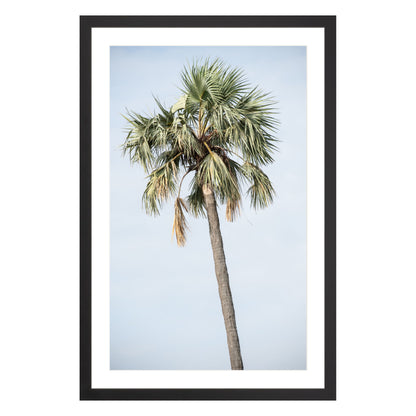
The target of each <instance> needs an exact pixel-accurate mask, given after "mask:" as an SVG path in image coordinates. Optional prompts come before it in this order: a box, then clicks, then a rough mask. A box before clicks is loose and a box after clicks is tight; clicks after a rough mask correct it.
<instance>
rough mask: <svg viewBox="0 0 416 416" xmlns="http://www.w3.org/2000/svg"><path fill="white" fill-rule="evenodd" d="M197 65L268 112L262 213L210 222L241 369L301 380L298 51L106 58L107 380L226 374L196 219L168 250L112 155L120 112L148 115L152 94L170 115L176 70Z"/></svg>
mask: <svg viewBox="0 0 416 416" xmlns="http://www.w3.org/2000/svg"><path fill="white" fill-rule="evenodd" d="M206 57H212V58H217V57H218V58H221V59H222V60H223V61H224V62H226V63H227V64H229V65H231V66H238V67H240V68H242V69H243V70H244V71H245V74H246V76H247V78H248V80H249V81H250V82H251V83H252V84H254V85H259V86H260V87H261V88H262V89H263V90H264V91H267V92H271V94H272V95H273V96H274V97H275V98H276V100H278V101H279V103H278V105H277V107H278V111H279V115H278V119H279V121H280V123H281V125H280V129H279V132H278V138H279V139H280V140H281V142H280V143H279V149H280V151H279V153H276V154H275V163H274V164H273V165H270V166H268V167H267V168H265V171H266V173H267V174H268V175H269V177H270V179H271V180H272V182H273V184H274V186H275V189H276V191H277V198H276V200H275V202H274V204H273V205H272V206H271V207H269V208H267V209H266V210H262V211H258V212H255V211H253V210H252V209H251V208H250V205H249V202H248V200H245V201H243V210H242V215H241V216H240V218H239V219H238V220H237V221H236V222H234V223H228V222H226V221H225V215H224V210H223V209H222V208H221V209H220V212H219V215H220V221H221V229H222V234H223V240H224V247H225V254H226V258H227V265H228V270H229V274H230V284H231V290H232V294H233V300H234V307H235V311H236V319H237V327H238V332H239V337H240V344H241V353H242V356H243V362H244V367H245V369H247V370H279V369H282V370H283V369H305V368H306V48H305V47H119V46H117V47H111V91H110V94H111V115H110V122H111V126H110V127H111V143H110V146H111V152H110V154H111V224H110V226H111V258H110V273H111V275H110V281H111V290H110V297H111V299H110V315H111V316H110V320H111V328H110V334H111V346H110V356H111V369H113V370H120V369H124V370H139V369H146V370H157V369H161V370H169V369H173V370H181V369H182V370H188V369H192V370H205V369H207V370H208V369H209V370H222V369H229V368H230V366H229V357H228V349H227V342H226V335H225V328H224V322H223V318H222V314H221V306H220V301H219V296H218V290H217V282H216V278H215V273H214V264H213V259H212V252H211V247H210V241H209V234H208V224H207V222H206V220H205V219H193V218H191V217H189V221H188V223H189V226H190V231H189V233H188V240H187V244H186V246H185V247H184V248H179V247H177V246H176V243H175V242H174V241H172V240H171V231H172V222H173V209H172V204H168V205H167V206H166V207H165V209H163V210H162V212H161V215H160V216H159V217H157V218H153V217H149V216H147V215H146V214H145V212H144V211H143V209H142V207H141V197H142V193H143V191H144V187H145V183H146V182H145V174H144V171H143V170H142V168H141V167H140V166H131V165H130V162H129V160H128V158H124V157H122V154H121V152H120V148H119V147H120V145H121V144H122V143H123V141H124V138H125V132H124V129H125V127H126V122H125V120H124V119H123V117H122V116H121V114H125V109H126V108H128V109H129V110H133V111H135V112H137V113H147V114H152V113H153V112H154V110H155V104H154V100H153V98H152V95H154V96H156V97H158V98H160V99H161V101H162V102H163V103H164V104H166V105H168V106H170V105H172V104H173V103H175V102H176V100H177V99H178V98H179V96H180V95H181V93H180V91H179V89H178V87H179V86H180V77H179V74H180V71H181V69H182V68H183V66H184V65H185V64H186V63H187V62H192V61H193V60H195V59H198V58H206ZM185 189H186V188H184V190H185ZM182 194H183V195H186V194H185V193H184V192H183V193H182Z"/></svg>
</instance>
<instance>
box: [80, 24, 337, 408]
mask: <svg viewBox="0 0 416 416" xmlns="http://www.w3.org/2000/svg"><path fill="white" fill-rule="evenodd" d="M335 53H336V18H335V16H81V18H80V71H81V72H80V77H81V78H80V398H81V400H335V397H336V387H335V385H336V383H335V382H336V332H335V329H336V308H335V306H336V296H335V294H336V292H335V288H336V281H335V277H336V276H335V275H336V267H335V265H336V258H335V256H336V247H335V244H336V238H335V237H336V193H335V192H336V187H335V184H336V176H335V175H336V163H335V160H336V151H335V150H336V137H335V133H336V128H335V127H336V124H335V122H336V120H335V116H336V72H335V69H336V54H335Z"/></svg>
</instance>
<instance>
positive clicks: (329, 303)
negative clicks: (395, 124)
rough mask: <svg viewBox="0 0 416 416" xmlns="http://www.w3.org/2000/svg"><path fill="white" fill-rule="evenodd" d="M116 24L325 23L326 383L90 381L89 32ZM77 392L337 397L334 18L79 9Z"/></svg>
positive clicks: (137, 396)
mask: <svg viewBox="0 0 416 416" xmlns="http://www.w3.org/2000/svg"><path fill="white" fill-rule="evenodd" d="M100 27H105V28H116V27H123V28H125V27H155V28H163V27H184V28H185V27H205V28H212V27H228V28H237V27H282V28H308V27H314V28H315V27H319V28H324V29H325V95H324V96H325V112H324V114H325V232H324V235H325V297H324V299H325V387H324V388H322V389H316V388H310V389H309V388H301V389H296V388H295V389H294V388H277V389H257V388H255V389H246V388H244V389H217V388H209V389H206V388H202V389H176V388H174V389H154V388H149V389H133V388H126V389H124V388H92V386H91V295H92V292H91V81H92V80H91V32H92V29H93V28H100ZM80 399H81V400H335V399H336V17H335V16H80Z"/></svg>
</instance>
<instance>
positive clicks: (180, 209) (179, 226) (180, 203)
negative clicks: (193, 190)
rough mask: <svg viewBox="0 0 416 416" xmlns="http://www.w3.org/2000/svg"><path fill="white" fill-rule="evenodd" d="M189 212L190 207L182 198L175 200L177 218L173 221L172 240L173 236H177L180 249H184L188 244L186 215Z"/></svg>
mask: <svg viewBox="0 0 416 416" xmlns="http://www.w3.org/2000/svg"><path fill="white" fill-rule="evenodd" d="M184 211H186V212H188V207H187V206H186V203H185V201H184V200H183V199H182V198H176V200H175V217H174V220H173V229H172V238H173V234H175V235H176V242H177V244H178V246H179V247H183V246H184V245H185V242H186V230H187V229H188V225H187V224H186V219H185V213H184Z"/></svg>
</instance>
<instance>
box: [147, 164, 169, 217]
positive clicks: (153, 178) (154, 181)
mask: <svg viewBox="0 0 416 416" xmlns="http://www.w3.org/2000/svg"><path fill="white" fill-rule="evenodd" d="M176 185H177V166H176V164H175V161H173V160H170V161H169V162H167V163H165V164H164V165H163V166H161V167H159V168H158V169H156V170H154V171H153V172H152V173H151V174H150V175H149V181H148V182H147V186H146V189H145V191H144V193H143V198H142V201H143V206H144V208H145V210H146V213H147V214H149V215H159V214H160V212H159V208H160V207H161V205H162V203H163V202H164V201H166V200H167V199H168V198H169V197H170V196H171V195H172V194H174V193H175V191H176Z"/></svg>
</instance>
